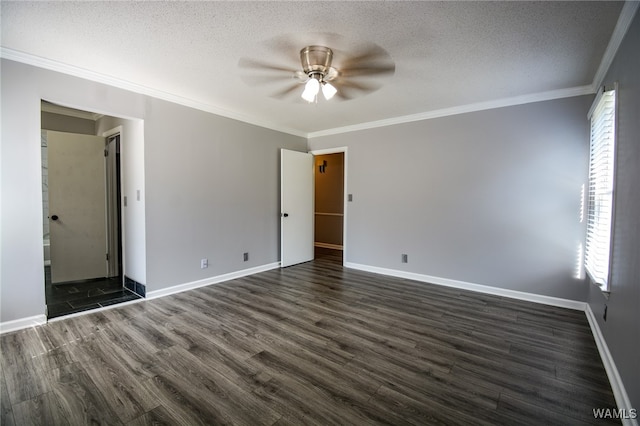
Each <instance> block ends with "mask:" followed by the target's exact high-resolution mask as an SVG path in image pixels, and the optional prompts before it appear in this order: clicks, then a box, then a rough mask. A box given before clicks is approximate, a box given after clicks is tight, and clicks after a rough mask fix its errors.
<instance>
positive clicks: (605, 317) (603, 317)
mask: <svg viewBox="0 0 640 426" xmlns="http://www.w3.org/2000/svg"><path fill="white" fill-rule="evenodd" d="M602 319H604V320H605V321H606V320H607V305H604V314H602Z"/></svg>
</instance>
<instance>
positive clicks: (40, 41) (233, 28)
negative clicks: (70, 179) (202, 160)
mask: <svg viewBox="0 0 640 426" xmlns="http://www.w3.org/2000/svg"><path fill="white" fill-rule="evenodd" d="M622 5H623V3H621V2H611V1H608V2H591V1H586V2H582V1H571V2H527V1H517V2H504V1H499V2H456V1H448V2H404V1H403V2H207V1H205V2H128V1H125V2H33V3H32V2H23V1H20V2H9V1H2V3H1V7H2V9H1V12H2V39H1V40H2V47H3V56H5V57H9V58H11V57H12V56H20V55H23V56H20V57H29V58H32V59H33V58H45V59H49V60H53V61H57V62H59V63H61V64H66V65H70V66H73V67H77V69H80V70H88V71H93V72H96V73H99V74H102V75H103V76H105V77H106V78H108V79H115V80H114V81H122V82H127V84H129V83H133V84H134V85H139V86H140V89H141V90H142V91H143V92H144V91H145V90H146V89H149V90H147V93H165V94H168V95H169V96H170V97H175V99H178V100H180V99H182V100H183V101H184V102H183V103H186V104H188V105H189V104H191V105H200V106H203V107H204V109H208V110H210V111H214V112H218V113H220V114H222V115H227V116H230V117H234V118H241V119H245V120H246V121H249V122H254V123H259V124H265V125H267V126H268V127H272V128H276V129H282V130H286V131H291V132H292V133H297V134H312V135H313V134H314V133H316V134H318V132H320V133H321V132H323V131H327V130H328V129H335V128H341V127H344V126H354V125H359V124H361V123H367V122H372V121H378V120H388V119H393V118H395V117H401V116H407V115H416V114H422V113H426V112H430V111H438V110H443V109H449V108H456V107H460V106H465V105H470V104H478V103H484V102H493V101H497V100H500V99H504V98H514V97H522V96H529V95H535V94H539V93H541V92H553V91H558V92H562V91H570V90H574V89H576V90H578V91H579V90H580V88H584V87H585V86H590V85H591V84H592V83H593V81H594V76H595V74H596V72H597V70H598V66H599V65H600V62H601V61H602V58H603V55H604V53H605V50H606V48H607V44H608V42H609V40H610V38H611V35H612V33H613V30H614V27H615V25H616V22H617V20H618V16H619V14H620V11H621V8H622ZM324 43H326V44H328V45H329V47H332V48H334V49H335V50H336V60H339V55H340V53H344V54H348V53H350V51H352V50H357V47H358V46H359V45H360V44H361V43H375V44H377V45H378V46H380V47H382V48H383V49H385V50H386V51H387V52H388V53H389V55H390V56H391V58H392V59H393V61H394V62H395V66H396V69H395V73H394V74H393V75H390V76H384V77H381V78H375V79H372V80H368V79H369V78H370V77H367V78H364V77H363V78H362V79H361V80H358V81H360V82H367V81H373V82H375V83H378V84H380V85H381V88H380V89H379V90H377V91H374V92H372V93H369V94H367V95H365V96H361V97H356V98H354V99H351V100H348V101H337V100H332V101H324V100H323V99H321V100H320V101H319V102H318V103H317V104H306V103H305V102H304V101H302V100H301V99H299V97H298V96H297V95H296V96H290V97H285V98H282V99H278V98H273V97H271V96H269V95H271V94H272V93H273V92H276V91H278V90H281V89H283V88H285V87H286V86H287V85H288V84H290V83H291V81H288V80H287V79H284V80H283V79H277V80H274V81H273V82H269V81H266V80H265V82H264V84H261V85H257V86H256V85H255V84H247V82H248V81H249V82H251V81H254V80H251V79H248V78H247V76H246V74H247V71H246V70H243V69H242V68H241V67H240V66H239V62H240V61H241V59H242V58H252V59H256V60H260V61H266V62H271V63H274V64H276V65H282V66H287V67H291V68H292V69H293V68H296V67H297V66H298V64H299V59H298V51H299V49H301V48H302V47H304V46H305V45H308V44H324ZM25 54H26V55H25ZM292 80H293V79H292ZM131 87H135V86H131ZM143 88H145V89H144V90H143ZM302 88H303V87H302V85H301V86H300V91H302Z"/></svg>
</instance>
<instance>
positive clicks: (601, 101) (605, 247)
mask: <svg viewBox="0 0 640 426" xmlns="http://www.w3.org/2000/svg"><path fill="white" fill-rule="evenodd" d="M615 113H616V91H615V90H609V91H603V92H602V94H601V96H599V97H598V99H596V102H595V103H594V106H593V107H592V111H591V141H590V155H589V191H588V204H587V206H588V210H587V237H586V245H585V268H586V270H587V273H588V274H589V275H590V276H591V278H592V279H593V281H594V282H595V283H596V284H598V285H599V286H600V288H601V289H602V290H603V291H608V290H609V262H610V254H611V226H612V221H613V190H614V166H615V125H616V119H615Z"/></svg>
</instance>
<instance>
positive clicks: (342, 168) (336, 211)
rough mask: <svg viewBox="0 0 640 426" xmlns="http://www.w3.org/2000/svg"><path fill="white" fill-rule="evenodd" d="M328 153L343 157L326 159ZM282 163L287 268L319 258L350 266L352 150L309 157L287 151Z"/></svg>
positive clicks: (282, 226) (282, 259)
mask: <svg viewBox="0 0 640 426" xmlns="http://www.w3.org/2000/svg"><path fill="white" fill-rule="evenodd" d="M328 154H337V155H334V156H327V157H323V156H324V155H328ZM280 161H281V170H280V172H281V176H280V184H281V186H280V207H281V209H280V215H281V218H280V263H281V267H287V266H290V265H294V264H297V263H301V262H307V261H309V260H313V259H314V258H315V257H316V255H321V256H323V257H328V258H331V259H333V261H334V262H336V261H337V262H339V263H340V264H344V262H345V259H346V253H347V250H346V248H347V238H346V236H347V229H346V224H347V209H346V202H347V198H348V197H347V196H346V195H347V194H346V188H347V175H348V173H347V164H348V162H347V148H346V147H341V148H331V149H326V150H316V151H311V152H309V153H303V152H297V151H289V150H286V149H282V150H281V159H280ZM316 223H317V224H318V227H317V228H316Z"/></svg>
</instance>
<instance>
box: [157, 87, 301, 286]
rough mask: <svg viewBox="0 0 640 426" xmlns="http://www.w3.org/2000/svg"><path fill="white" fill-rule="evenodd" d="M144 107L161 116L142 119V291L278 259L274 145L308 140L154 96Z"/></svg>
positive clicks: (292, 145) (276, 148)
mask: <svg viewBox="0 0 640 426" xmlns="http://www.w3.org/2000/svg"><path fill="white" fill-rule="evenodd" d="M148 108H149V110H150V111H153V115H154V116H156V117H159V118H160V117H162V119H159V120H153V121H151V120H150V119H149V117H147V119H146V120H145V138H146V149H145V166H146V167H145V176H146V182H147V217H146V220H147V291H153V290H158V289H161V288H163V287H167V286H171V285H175V284H180V283H187V282H192V281H196V280H200V279H204V278H207V277H210V276H215V275H220V274H224V273H228V272H233V271H238V270H242V269H246V268H250V267H254V266H259V265H265V264H269V263H272V262H277V261H278V260H279V238H280V230H279V224H280V199H279V185H280V183H279V182H280V173H279V162H280V154H279V148H288V149H292V150H298V151H306V140H305V139H304V138H300V137H296V136H291V135H286V134H283V133H279V132H276V131H271V130H267V129H264V128H261V127H257V126H252V125H249V124H245V123H241V122H238V121H234V120H231V119H227V118H223V117H220V116H214V115H211V114H208V113H205V112H200V111H195V110H192V109H189V108H186V107H182V106H179V105H175V104H171V103H168V102H164V101H160V100H156V99H150V100H149V103H148ZM245 252H248V253H249V261H248V262H244V261H243V253H245ZM202 258H207V259H208V260H209V268H208V269H200V259H202Z"/></svg>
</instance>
